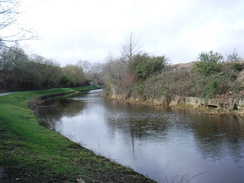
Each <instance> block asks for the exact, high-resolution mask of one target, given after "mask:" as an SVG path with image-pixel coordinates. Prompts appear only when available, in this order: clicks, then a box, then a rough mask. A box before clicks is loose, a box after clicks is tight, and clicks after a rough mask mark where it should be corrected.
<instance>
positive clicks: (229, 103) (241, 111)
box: [109, 95, 244, 116]
mask: <svg viewBox="0 0 244 183" xmlns="http://www.w3.org/2000/svg"><path fill="white" fill-rule="evenodd" d="M109 98H113V99H119V100H124V101H127V102H137V103H142V104H148V105H157V106H172V107H186V106H187V108H194V109H208V108H211V109H216V110H217V111H218V112H222V113H233V112H234V113H235V114H237V115H241V116H244V98H243V97H240V96H231V95H229V96H218V97H217V98H211V99H208V100H207V99H203V98H200V97H185V96H177V95H174V96H163V97H162V98H159V99H147V100H142V99H140V98H123V96H119V95H111V96H109Z"/></svg>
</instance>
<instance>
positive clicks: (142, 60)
mask: <svg viewBox="0 0 244 183" xmlns="http://www.w3.org/2000/svg"><path fill="white" fill-rule="evenodd" d="M166 63H167V59H166V57H165V56H157V57H155V56H153V57H151V56H149V55H148V54H142V55H141V54H138V55H136V56H135V58H134V59H133V60H132V61H131V62H130V63H129V68H130V70H131V71H132V72H133V73H134V74H135V75H136V77H138V78H139V79H142V80H145V79H147V78H148V77H149V76H151V75H154V74H158V73H160V72H161V71H162V70H163V68H164V66H165V65H166Z"/></svg>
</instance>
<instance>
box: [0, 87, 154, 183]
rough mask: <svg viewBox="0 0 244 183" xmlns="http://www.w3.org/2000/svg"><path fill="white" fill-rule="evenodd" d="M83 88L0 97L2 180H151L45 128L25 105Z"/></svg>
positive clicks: (0, 165)
mask: <svg viewBox="0 0 244 183" xmlns="http://www.w3.org/2000/svg"><path fill="white" fill-rule="evenodd" d="M87 89H89V88H86V87H83V88H73V89H56V90H41V91H30V92H19V93H13V94H9V95H5V96H0V167H1V168H2V169H3V170H4V173H5V177H4V179H3V180H2V181H3V182H16V181H18V182H26V183H28V182H57V183H58V182H82V181H84V182H154V181H152V180H150V179H148V178H146V177H145V176H143V175H140V174H138V173H136V172H134V171H133V170H132V169H130V168H127V167H124V166H121V165H119V164H117V163H115V162H112V161H110V160H108V159H106V158H104V157H101V156H98V155H96V154H94V153H93V152H91V151H90V150H88V149H86V148H83V147H81V146H80V145H78V144H76V143H73V142H71V141H69V140H68V139H67V138H65V137H63V136H61V135H60V134H58V133H56V132H54V131H51V130H49V129H46V128H45V127H43V126H42V125H40V124H39V119H38V118H37V117H36V116H35V115H34V111H32V110H31V109H30V108H28V106H27V103H28V101H30V100H31V99H33V98H35V97H38V96H41V95H49V94H54V93H61V92H70V91H75V90H87ZM0 173H1V172H0ZM0 179H1V177H0ZM0 181H1V180H0Z"/></svg>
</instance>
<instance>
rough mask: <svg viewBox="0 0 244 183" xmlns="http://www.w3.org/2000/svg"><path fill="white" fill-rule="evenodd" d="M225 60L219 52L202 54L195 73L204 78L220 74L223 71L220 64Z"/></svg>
mask: <svg viewBox="0 0 244 183" xmlns="http://www.w3.org/2000/svg"><path fill="white" fill-rule="evenodd" d="M223 58H224V57H223V56H222V55H221V54H220V53H218V52H215V53H214V52H213V51H210V52H208V53H206V52H202V53H201V54H200V55H199V57H198V60H197V62H196V64H195V66H194V68H193V69H194V72H196V73H198V74H202V75H204V76H209V75H211V74H215V73H218V72H220V71H221V69H222V66H221V64H220V62H221V61H223Z"/></svg>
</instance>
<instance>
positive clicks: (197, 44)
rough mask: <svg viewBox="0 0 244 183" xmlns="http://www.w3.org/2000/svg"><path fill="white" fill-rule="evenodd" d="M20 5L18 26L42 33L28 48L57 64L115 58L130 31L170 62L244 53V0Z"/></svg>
mask: <svg viewBox="0 0 244 183" xmlns="http://www.w3.org/2000/svg"><path fill="white" fill-rule="evenodd" d="M21 9H22V12H23V13H22V15H20V16H19V21H20V24H21V25H23V26H24V27H25V26H26V27H30V28H33V29H34V30H35V31H36V33H37V35H38V36H39V37H40V39H39V40H38V41H29V42H28V44H29V45H30V48H31V49H32V50H33V52H35V53H37V54H40V55H42V56H44V57H46V58H51V59H54V60H56V61H57V62H59V63H61V65H66V64H76V63H77V61H79V60H88V61H90V62H104V61H105V60H106V58H107V56H108V55H109V54H110V55H112V56H114V57H119V56H120V52H119V50H120V48H121V46H122V44H123V43H124V38H125V37H126V35H128V34H129V33H130V32H133V33H134V35H135V37H136V39H138V40H139V42H140V44H141V45H142V51H146V52H148V53H150V54H152V55H155V56H160V55H166V56H167V57H169V58H170V60H171V63H182V62H190V61H193V60H196V58H197V57H198V55H199V54H200V53H201V52H203V51H210V50H213V51H217V52H220V53H222V54H223V55H224V56H226V55H227V54H229V53H231V52H233V50H234V49H236V50H237V52H238V53H239V55H240V56H241V57H244V45H243V44H244V1H243V0H184V1H183V0H22V8H21Z"/></svg>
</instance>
